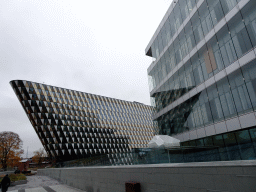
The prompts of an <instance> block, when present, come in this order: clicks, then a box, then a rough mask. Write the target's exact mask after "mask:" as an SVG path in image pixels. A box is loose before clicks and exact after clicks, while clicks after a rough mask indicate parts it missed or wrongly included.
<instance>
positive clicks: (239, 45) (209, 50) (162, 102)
mask: <svg viewBox="0 0 256 192" xmlns="http://www.w3.org/2000/svg"><path fill="white" fill-rule="evenodd" d="M253 6H256V2H250V3H249V4H248V5H247V6H246V7H244V9H242V11H241V12H239V13H238V14H237V15H236V16H235V17H234V18H233V19H232V20H231V21H230V22H228V24H227V25H225V26H224V27H223V28H222V29H221V30H220V31H219V32H218V33H217V34H216V35H214V36H213V37H212V38H211V39H210V40H209V41H208V42H207V44H206V45H204V46H203V47H202V48H201V49H200V50H199V51H198V52H197V53H196V54H195V55H193V56H192V57H191V58H190V59H189V60H188V61H187V62H186V64H185V65H183V66H182V67H181V68H180V69H179V70H178V71H177V72H176V73H175V74H174V75H173V76H172V77H171V78H170V79H169V80H168V81H167V82H165V83H164V84H163V85H162V86H161V87H160V88H159V89H158V90H157V91H156V93H154V95H153V97H155V100H156V110H157V111H160V110H161V109H162V108H164V107H165V106H167V105H169V104H170V103H172V102H173V101H175V100H177V99H178V98H179V97H181V96H182V95H184V94H185V93H187V92H188V91H189V90H191V89H192V88H193V87H195V86H198V85H199V84H201V83H202V82H204V81H206V80H207V79H208V78H210V77H212V76H213V75H214V74H216V73H218V72H219V71H221V70H222V69H224V68H225V67H227V66H229V65H230V64H231V63H233V62H234V61H235V60H237V59H239V58H240V57H242V56H243V55H244V54H246V53H247V52H248V51H250V50H251V49H252V48H253V47H254V46H255V44H256V10H255V9H252V8H251V7H253ZM172 50H173V49H172ZM165 58H166V57H162V58H161V59H160V61H159V62H160V63H164V62H165ZM166 63H167V62H166ZM164 69H166V68H163V69H162V71H161V72H162V73H161V74H158V76H159V77H160V76H161V77H163V76H164V75H165V74H167V72H163V70H164ZM151 72H154V69H153V70H152V71H151ZM151 72H150V73H151ZM184 74H186V75H184ZM158 76H157V77H158ZM164 77H165V76H164ZM153 82H155V85H156V84H157V83H159V82H160V79H159V78H157V81H153ZM177 89H179V90H181V89H182V91H178V93H177ZM164 90H165V91H164ZM166 91H168V92H170V93H171V95H172V98H171V99H169V98H170V97H169V95H168V94H166ZM166 97H167V98H166Z"/></svg>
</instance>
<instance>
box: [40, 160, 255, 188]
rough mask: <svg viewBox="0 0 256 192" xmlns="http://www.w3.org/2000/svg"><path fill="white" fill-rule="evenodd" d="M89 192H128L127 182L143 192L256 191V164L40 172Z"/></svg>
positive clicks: (225, 163)
mask: <svg viewBox="0 0 256 192" xmlns="http://www.w3.org/2000/svg"><path fill="white" fill-rule="evenodd" d="M38 174H39V175H47V176H50V177H52V178H54V179H57V180H60V181H62V182H63V183H65V184H67V185H70V186H72V187H76V188H79V189H82V190H86V191H87V192H124V191H125V182H128V181H136V182H140V183H141V192H153V191H154V192H194V191H198V192H208V191H209V192H211V191H212V192H219V191H222V192H224V191H225V192H231V191H232V192H255V191H256V161H255V160H250V161H229V162H223V161H222V162H203V163H180V164H156V165H133V166H113V167H74V168H48V169H40V170H38Z"/></svg>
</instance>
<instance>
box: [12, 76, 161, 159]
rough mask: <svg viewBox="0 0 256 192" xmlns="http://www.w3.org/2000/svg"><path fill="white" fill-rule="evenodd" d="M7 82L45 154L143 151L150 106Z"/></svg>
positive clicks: (147, 138)
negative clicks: (135, 149) (136, 149)
mask: <svg viewBox="0 0 256 192" xmlns="http://www.w3.org/2000/svg"><path fill="white" fill-rule="evenodd" d="M10 84H11V86H12V88H13V89H14V91H15V93H16V95H17V97H18V99H19V101H20V103H21V105H22V107H23V108H24V110H25V112H26V114H27V116H28V118H29V120H30V122H31V124H32V125H33V127H34V129H35V131H36V133H37V135H38V137H39V139H40V140H41V142H42V144H43V146H44V148H45V150H46V152H47V153H48V154H49V155H50V156H51V157H54V158H57V159H58V160H59V161H67V160H72V159H79V158H85V157H92V156H97V155H102V154H112V157H113V158H114V156H113V154H117V155H118V154H121V153H122V154H123V153H129V152H130V150H131V149H132V148H143V147H146V146H147V143H148V142H149V141H150V140H151V139H152V137H153V136H154V134H155V131H156V128H157V127H156V125H155V124H154V123H153V121H152V110H153V107H151V106H147V105H144V104H141V103H138V102H128V101H123V100H119V99H113V98H109V97H104V96H99V95H94V94H89V93H84V92H79V91H74V90H70V89H64V88H59V87H54V86H50V85H45V84H40V83H34V82H30V81H24V80H14V81H11V82H10ZM125 163H129V162H128V161H127V158H126V159H125V162H124V163H123V164H125Z"/></svg>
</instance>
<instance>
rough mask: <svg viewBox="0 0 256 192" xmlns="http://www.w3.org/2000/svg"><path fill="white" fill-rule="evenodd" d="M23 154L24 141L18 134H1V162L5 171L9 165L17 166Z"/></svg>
mask: <svg viewBox="0 0 256 192" xmlns="http://www.w3.org/2000/svg"><path fill="white" fill-rule="evenodd" d="M23 152H24V151H23V150H22V140H21V139H20V137H19V135H18V134H17V133H14V132H11V131H4V132H0V162H1V165H2V168H3V169H4V170H6V169H7V166H8V165H14V164H17V163H18V162H19V161H20V159H21V158H20V156H21V154H23Z"/></svg>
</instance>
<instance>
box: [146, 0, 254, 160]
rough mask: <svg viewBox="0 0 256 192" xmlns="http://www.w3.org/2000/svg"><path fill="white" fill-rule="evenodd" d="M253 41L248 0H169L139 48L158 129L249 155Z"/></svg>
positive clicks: (223, 156)
mask: <svg viewBox="0 0 256 192" xmlns="http://www.w3.org/2000/svg"><path fill="white" fill-rule="evenodd" d="M255 46H256V1H255V0H174V1H173V2H172V4H171V6H170V8H169V9H168V11H167V13H166V14H165V16H164V18H163V19H162V21H161V23H160V25H159V27H158V28H157V30H156V32H155V34H154V35H153V37H152V39H151V40H150V42H149V44H148V46H147V48H146V55H147V56H150V57H152V58H153V62H152V63H151V65H150V66H149V68H148V76H149V84H150V96H151V101H152V105H153V106H155V107H156V113H155V114H154V115H153V119H154V121H157V122H158V126H159V130H160V131H159V134H164V135H170V136H172V137H175V138H177V139H180V141H181V142H182V143H181V144H182V145H183V146H218V150H219V153H220V159H219V160H238V159H242V160H243V159H255V158H256V128H255V127H256V119H255V110H256V55H255V54H256V49H255Z"/></svg>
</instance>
